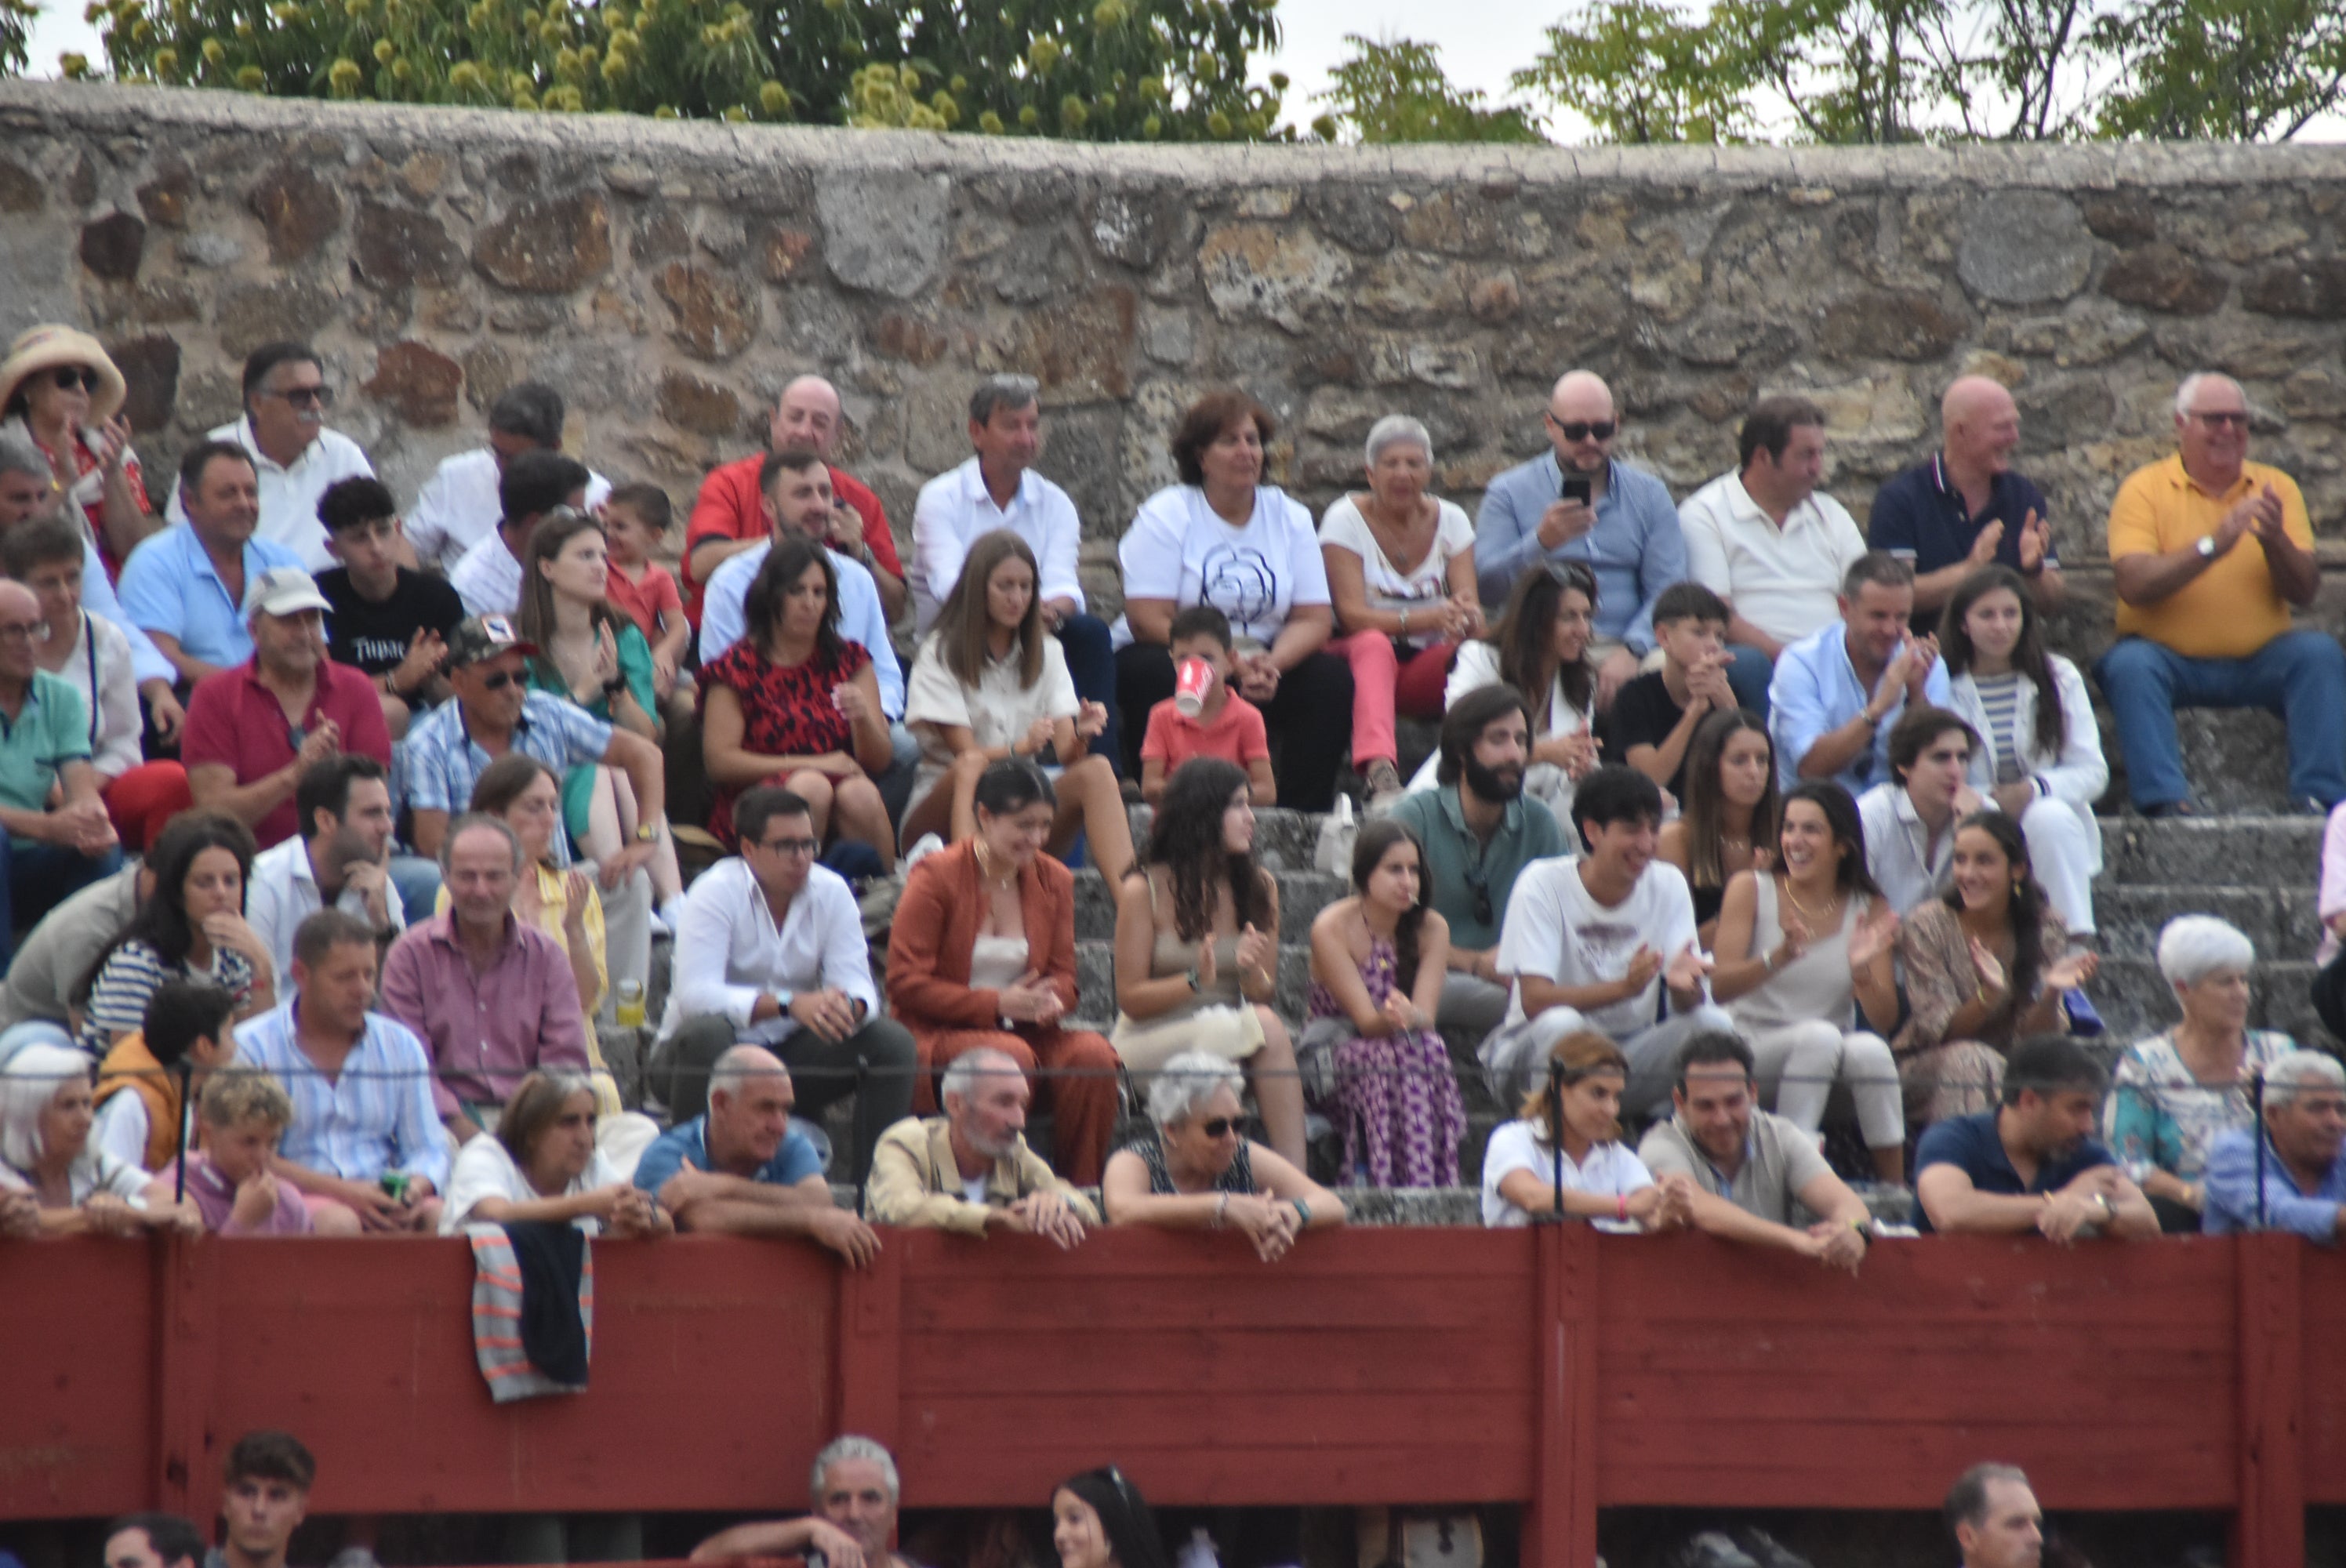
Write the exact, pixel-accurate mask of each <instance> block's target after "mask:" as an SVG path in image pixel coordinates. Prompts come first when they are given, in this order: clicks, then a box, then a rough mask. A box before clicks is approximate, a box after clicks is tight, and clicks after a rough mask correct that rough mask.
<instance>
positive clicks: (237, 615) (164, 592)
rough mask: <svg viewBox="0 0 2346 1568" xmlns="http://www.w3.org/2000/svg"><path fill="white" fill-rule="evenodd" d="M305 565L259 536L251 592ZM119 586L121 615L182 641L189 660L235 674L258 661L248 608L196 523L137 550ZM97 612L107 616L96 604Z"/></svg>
mask: <svg viewBox="0 0 2346 1568" xmlns="http://www.w3.org/2000/svg"><path fill="white" fill-rule="evenodd" d="M299 565H301V556H299V555H295V554H294V553H293V552H292V551H291V550H289V549H287V548H286V547H285V546H284V545H278V544H272V543H271V542H270V541H269V540H267V539H263V538H260V536H258V535H255V536H254V537H252V538H250V539H248V540H246V541H245V545H244V580H245V583H246V585H247V586H248V587H249V586H250V585H251V584H252V582H253V581H254V580H255V579H256V578H258V577H259V576H260V574H261V573H263V572H266V571H268V570H269V569H270V567H272V566H299ZM84 576H85V578H86V577H87V568H85V571H84ZM120 589H121V605H120V606H119V610H120V613H122V614H124V615H127V616H129V617H130V619H131V620H132V621H133V622H134V623H136V624H137V625H138V626H141V627H143V628H144V629H145V630H147V631H150V632H160V633H162V634H163V635H164V636H168V637H172V638H176V639H177V640H178V642H179V651H180V652H181V653H183V654H186V655H187V656H188V657H189V658H199V659H201V660H203V661H204V662H205V663H206V664H212V665H218V666H219V667H221V668H222V669H232V668H234V667H236V666H238V665H240V664H242V663H243V662H244V661H245V660H247V659H249V658H250V657H252V634H251V632H250V631H249V630H247V629H246V627H245V624H244V606H242V605H241V604H240V603H238V602H237V601H236V600H235V599H232V598H230V596H229V591H228V585H227V584H226V583H223V582H221V581H220V575H219V572H218V571H216V570H214V569H213V566H212V558H211V557H210V556H209V555H206V554H205V553H204V547H203V545H202V543H201V542H200V541H199V540H198V539H197V538H196V530H195V527H194V525H193V524H187V523H180V524H175V525H174V526H172V527H169V528H166V529H164V530H163V531H162V532H161V533H160V534H158V535H155V536H154V537H153V538H151V539H148V540H147V541H146V542H145V543H144V544H142V545H139V546H138V548H137V549H136V550H133V551H131V552H130V559H129V560H128V562H126V563H125V564H124V565H123V567H122V581H121V584H120ZM86 591H87V589H86V588H85V592H86ZM91 607H92V608H93V609H98V610H99V613H100V614H104V613H105V612H104V611H103V609H101V608H99V606H97V605H96V604H95V603H92V604H91ZM174 678H177V677H176V673H175V675H174Z"/></svg>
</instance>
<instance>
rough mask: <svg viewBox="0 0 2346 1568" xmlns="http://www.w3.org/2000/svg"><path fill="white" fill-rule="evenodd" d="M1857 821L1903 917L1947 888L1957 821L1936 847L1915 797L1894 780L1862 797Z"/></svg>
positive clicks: (1878, 880) (1876, 874) (1879, 882)
mask: <svg viewBox="0 0 2346 1568" xmlns="http://www.w3.org/2000/svg"><path fill="white" fill-rule="evenodd" d="M1983 804H1984V805H1989V806H1992V805H1993V804H1994V802H1992V801H1984V802H1983ZM1857 820H1858V821H1859V822H1860V823H1861V824H1862V826H1863V827H1864V830H1865V869H1866V870H1867V871H1870V872H1872V875H1873V885H1874V886H1875V887H1878V888H1880V889H1881V890H1882V897H1883V898H1885V899H1887V900H1889V901H1890V907H1891V908H1892V909H1893V910H1895V911H1898V914H1899V916H1900V918H1902V919H1903V918H1904V917H1905V916H1906V915H1908V914H1911V913H1913V911H1914V910H1915V909H1916V908H1917V907H1918V906H1919V905H1921V904H1923V903H1924V902H1926V901H1929V900H1931V899H1934V898H1936V897H1938V896H1939V895H1940V894H1941V893H1943V892H1945V891H1947V876H1948V873H1949V872H1950V871H1953V869H1954V864H1955V823H1954V820H1953V819H1952V818H1950V819H1949V820H1948V822H1947V825H1946V826H1945V827H1943V828H1942V829H1940V830H1939V840H1938V843H1937V844H1936V845H1933V843H1932V842H1931V830H1930V829H1928V828H1926V827H1924V826H1923V819H1922V817H1921V816H1920V815H1919V814H1917V813H1916V811H1915V809H1914V801H1913V797H1912V796H1910V795H1908V794H1907V793H1906V787H1905V786H1904V785H1902V784H1900V783H1898V782H1896V781H1895V780H1894V779H1893V780H1892V782H1890V783H1887V784H1876V785H1875V786H1874V787H1873V788H1872V789H1868V790H1867V791H1866V792H1865V793H1864V794H1862V795H1860V796H1859V797H1858V798H1857Z"/></svg>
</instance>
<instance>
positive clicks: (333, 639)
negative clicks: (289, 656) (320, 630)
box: [318, 566, 464, 677]
mask: <svg viewBox="0 0 2346 1568" xmlns="http://www.w3.org/2000/svg"><path fill="white" fill-rule="evenodd" d="M318 592H320V593H321V594H323V595H325V596H326V602H327V603H328V604H330V605H331V606H333V610H332V612H331V614H330V615H329V616H327V619H326V651H327V652H328V653H330V654H331V655H332V656H333V659H334V662H335V663H336V664H340V665H348V666H349V667H351V668H352V669H354V670H357V671H359V672H360V673H361V674H362V675H366V676H371V677H372V676H378V675H386V674H388V673H390V672H391V671H393V670H394V669H397V668H398V667H399V665H400V661H401V660H403V659H404V658H406V657H407V646H408V644H410V643H412V642H413V641H414V640H415V634H416V633H418V632H421V631H434V632H438V633H439V634H440V636H442V637H443V638H446V637H447V636H448V635H449V634H450V633H452V632H454V630H455V629H456V623H457V622H458V621H461V620H463V619H464V600H462V599H460V598H458V597H457V596H456V590H455V589H454V588H452V587H450V586H449V585H448V582H447V579H446V578H444V577H435V576H433V575H431V574H429V573H427V572H418V571H414V570H412V569H411V568H409V567H406V566H402V567H401V568H400V569H399V581H398V583H397V584H396V585H394V586H393V588H392V590H391V597H389V598H387V599H385V600H383V601H382V603H381V604H375V603H373V602H372V601H371V600H369V599H367V598H365V597H363V596H361V594H360V593H359V591H358V589H357V588H355V587H353V586H352V585H351V574H350V568H349V567H347V566H337V567H335V568H334V569H333V570H332V571H331V572H321V573H319V574H318Z"/></svg>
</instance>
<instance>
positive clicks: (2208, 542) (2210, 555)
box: [2191, 534, 2216, 561]
mask: <svg viewBox="0 0 2346 1568" xmlns="http://www.w3.org/2000/svg"><path fill="white" fill-rule="evenodd" d="M2191 547H2192V548H2193V549H2195V550H2197V551H2198V552H2199V558H2200V559H2201V560H2203V561H2212V560H2214V559H2215V558H2216V535H2213V534H2202V535H2199V543H2198V544H2197V545H2192V546H2191Z"/></svg>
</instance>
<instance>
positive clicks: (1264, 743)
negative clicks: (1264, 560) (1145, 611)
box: [1140, 605, 1279, 806]
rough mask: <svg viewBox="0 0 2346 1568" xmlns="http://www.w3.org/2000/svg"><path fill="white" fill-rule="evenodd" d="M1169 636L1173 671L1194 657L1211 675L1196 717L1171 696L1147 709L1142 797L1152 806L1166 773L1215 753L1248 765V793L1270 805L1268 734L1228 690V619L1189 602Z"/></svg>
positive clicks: (1274, 791)
mask: <svg viewBox="0 0 2346 1568" xmlns="http://www.w3.org/2000/svg"><path fill="white" fill-rule="evenodd" d="M1168 640H1169V641H1170V643H1171V645H1172V650H1173V667H1175V668H1176V669H1178V668H1179V667H1181V664H1182V662H1183V661H1184V660H1187V659H1193V658H1194V659H1199V660H1201V661H1202V662H1203V663H1204V664H1205V666H1206V667H1207V668H1208V669H1209V670H1211V671H1212V672H1213V675H1212V678H1211V679H1210V680H1209V681H1208V683H1207V686H1206V699H1205V701H1204V703H1203V704H1202V705H1200V706H1199V709H1198V717H1196V718H1190V717H1189V716H1188V714H1186V713H1183V712H1182V711H1181V709H1180V707H1179V703H1178V698H1175V697H1167V698H1166V699H1165V700H1164V701H1163V702H1160V703H1158V705H1157V706H1156V707H1155V708H1150V709H1149V710H1148V734H1147V736H1146V737H1144V738H1142V740H1141V742H1140V798H1141V799H1144V800H1146V801H1148V803H1149V804H1150V805H1152V806H1153V805H1155V804H1156V803H1157V802H1158V800H1159V799H1162V798H1163V797H1164V794H1165V778H1166V775H1168V774H1169V773H1171V772H1172V771H1173V770H1174V769H1176V768H1178V767H1180V766H1181V764H1183V763H1184V762H1187V761H1188V760H1189V759H1191V758H1192V757H1219V758H1221V759H1224V760H1225V761H1229V762H1235V763H1237V764H1238V765H1239V767H1241V768H1243V769H1246V772H1247V792H1248V793H1249V794H1250V795H1251V796H1252V797H1253V798H1254V803H1255V804H1256V805H1258V806H1268V805H1270V804H1271V803H1272V802H1273V801H1275V800H1277V799H1279V784H1278V781H1277V780H1275V779H1272V778H1271V775H1270V734H1269V732H1268V731H1266V730H1265V729H1264V728H1263V723H1262V710H1261V709H1260V708H1257V707H1255V705H1254V704H1252V703H1250V702H1249V701H1248V700H1247V699H1246V698H1245V697H1240V696H1239V694H1238V693H1237V692H1235V691H1232V690H1231V689H1230V684H1229V683H1230V652H1231V649H1230V621H1229V616H1225V615H1224V614H1222V612H1221V611H1219V610H1218V609H1216V608H1214V606H1211V605H1192V606H1189V607H1188V609H1186V610H1183V611H1182V612H1181V613H1180V614H1178V615H1177V616H1174V617H1173V626H1172V635H1171V636H1170V638H1169V639H1168Z"/></svg>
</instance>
